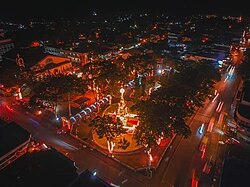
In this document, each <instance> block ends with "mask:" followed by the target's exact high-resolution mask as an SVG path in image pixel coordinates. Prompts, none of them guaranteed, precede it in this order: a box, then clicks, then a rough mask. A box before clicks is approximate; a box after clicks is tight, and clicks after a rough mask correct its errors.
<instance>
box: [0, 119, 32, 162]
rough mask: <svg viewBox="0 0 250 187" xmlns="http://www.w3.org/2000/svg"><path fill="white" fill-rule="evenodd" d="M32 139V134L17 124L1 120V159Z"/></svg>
mask: <svg viewBox="0 0 250 187" xmlns="http://www.w3.org/2000/svg"><path fill="white" fill-rule="evenodd" d="M29 138H30V133H29V132H28V131H26V130H25V129H23V128H22V127H20V126H19V125H17V124H16V123H15V122H11V123H6V122H4V121H2V120H0V145H1V149H0V157H2V156H4V155H5V154H7V153H8V152H10V151H11V150H13V149H15V148H16V147H18V146H19V145H21V144H22V143H24V142H25V141H27V140H28V139H29Z"/></svg>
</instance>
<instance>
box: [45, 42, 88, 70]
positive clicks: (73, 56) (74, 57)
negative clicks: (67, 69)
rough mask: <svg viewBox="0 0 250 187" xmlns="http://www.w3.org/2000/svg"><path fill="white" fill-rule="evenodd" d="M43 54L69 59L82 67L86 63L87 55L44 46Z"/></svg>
mask: <svg viewBox="0 0 250 187" xmlns="http://www.w3.org/2000/svg"><path fill="white" fill-rule="evenodd" d="M44 50H45V53H48V54H52V55H55V56H59V57H66V58H69V59H70V61H71V62H73V63H79V64H81V65H82V66H83V65H85V64H86V63H87V53H81V52H75V51H70V50H64V49H59V48H55V47H49V46H44Z"/></svg>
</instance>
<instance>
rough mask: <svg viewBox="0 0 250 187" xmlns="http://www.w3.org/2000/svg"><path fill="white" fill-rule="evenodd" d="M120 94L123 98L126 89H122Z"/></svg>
mask: <svg viewBox="0 0 250 187" xmlns="http://www.w3.org/2000/svg"><path fill="white" fill-rule="evenodd" d="M120 93H121V95H122V96H123V94H124V93H125V89H124V88H121V89H120Z"/></svg>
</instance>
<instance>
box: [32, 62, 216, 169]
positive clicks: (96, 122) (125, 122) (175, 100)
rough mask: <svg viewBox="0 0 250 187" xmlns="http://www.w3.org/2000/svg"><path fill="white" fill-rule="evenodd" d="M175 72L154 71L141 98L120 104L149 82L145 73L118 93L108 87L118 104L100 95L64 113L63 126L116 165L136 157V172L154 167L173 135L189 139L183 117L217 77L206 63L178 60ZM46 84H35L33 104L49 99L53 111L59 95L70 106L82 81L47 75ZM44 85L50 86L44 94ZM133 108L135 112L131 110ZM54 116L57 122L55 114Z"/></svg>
mask: <svg viewBox="0 0 250 187" xmlns="http://www.w3.org/2000/svg"><path fill="white" fill-rule="evenodd" d="M121 68H122V69H124V68H123V67H121ZM156 68H157V67H156ZM177 69H178V71H177V70H175V69H173V70H172V71H170V72H169V71H168V70H167V68H166V69H165V71H163V70H164V69H154V70H153V72H155V73H152V74H153V75H151V77H152V78H153V80H154V84H148V85H150V86H148V87H147V89H148V88H152V89H151V91H150V89H148V90H147V94H146V96H145V98H144V99H140V98H139V100H137V101H136V102H135V100H133V99H132V101H125V99H124V93H125V92H126V90H128V89H127V87H129V86H131V89H132V90H136V89H138V87H139V90H140V89H141V88H142V86H141V85H142V82H143V81H144V84H145V82H147V80H143V81H142V77H147V78H148V75H147V73H144V74H145V75H144V74H141V73H139V74H138V76H137V77H136V78H135V79H133V80H132V81H130V82H129V83H128V84H127V85H124V87H123V86H122V87H118V89H117V88H115V85H113V89H117V90H119V91H120V99H119V102H114V103H112V101H113V100H112V96H111V94H110V95H106V96H105V97H100V98H101V99H96V100H95V102H93V103H90V105H88V106H87V107H86V108H84V109H83V110H81V111H80V112H78V113H77V114H75V115H74V116H70V115H69V116H70V118H69V119H66V118H64V117H62V118H61V119H62V124H63V126H66V127H68V129H69V131H70V135H72V136H74V137H75V138H77V139H78V140H80V141H82V142H83V143H85V144H88V145H90V146H91V147H94V148H95V149H96V150H98V151H101V152H104V153H105V154H107V155H109V156H111V157H115V158H116V159H118V160H120V161H121V160H122V159H120V158H121V157H126V158H129V157H130V159H127V164H130V163H131V162H135V161H138V160H137V159H135V156H136V155H140V156H138V157H137V158H140V160H143V161H142V162H140V163H139V164H138V163H136V164H135V165H137V168H143V167H144V168H145V167H151V164H152V163H154V164H155V166H154V167H157V165H158V163H159V162H160V160H161V158H162V157H163V155H164V153H165V151H166V149H167V148H168V146H169V145H170V143H171V140H172V139H173V137H175V135H181V136H184V137H188V136H189V135H190V134H191V132H190V128H189V127H188V124H187V119H188V118H189V117H190V116H191V115H193V114H194V112H195V110H196V109H197V107H200V106H202V103H203V102H204V100H205V99H206V98H208V97H209V95H210V94H211V92H212V93H213V84H215V82H216V81H217V80H219V79H220V76H219V74H218V71H217V70H216V69H215V68H214V67H213V65H212V64H210V63H207V62H199V63H197V62H189V63H186V62H183V63H182V64H181V65H180V62H179V67H178V68H177ZM119 71H122V70H119ZM162 75H163V76H162ZM118 79H119V78H118ZM46 81H47V80H45V82H42V83H40V84H41V86H40V89H37V93H35V96H36V98H38V99H36V100H35V101H39V100H40V101H41V100H44V99H47V98H52V99H54V100H53V101H52V102H54V103H55V105H54V106H55V107H54V108H57V107H56V106H57V101H58V98H59V96H58V95H59V94H60V95H62V94H64V95H65V96H66V95H68V99H66V101H68V102H69V106H70V95H71V93H73V92H72V89H73V88H74V89H75V90H76V91H80V90H82V89H81V84H82V80H80V79H77V78H76V77H74V75H70V76H56V77H49V78H48V81H49V82H48V83H47V82H46ZM58 82H61V83H62V84H58ZM157 83H158V84H157ZM38 85H39V84H38ZM47 85H50V87H48V88H47V89H46V90H44V89H43V88H44V86H47ZM152 85H154V86H152ZM208 88H209V89H208ZM85 89H86V88H85ZM152 90H153V91H152ZM180 90H181V91H180ZM85 91H86V90H85ZM96 91H98V89H97V90H96ZM44 96H46V97H44ZM51 96H53V97H51ZM39 98H40V99H39ZM34 104H35V105H36V104H37V103H34ZM38 104H39V103H38ZM135 105H137V106H136V107H137V108H136V110H135V108H133V110H131V108H132V107H134V106H135ZM54 112H55V114H56V119H58V117H57V113H56V110H54ZM155 149H158V150H156V151H155ZM123 161H124V160H122V161H121V162H122V163H124V162H123ZM132 168H133V166H132Z"/></svg>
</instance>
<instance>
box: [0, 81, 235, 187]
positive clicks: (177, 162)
mask: <svg viewBox="0 0 250 187" xmlns="http://www.w3.org/2000/svg"><path fill="white" fill-rule="evenodd" d="M225 78H226V76H225V77H224V79H225ZM224 79H223V80H222V81H221V82H219V83H218V84H217V85H216V88H217V89H218V92H219V93H220V95H219V96H218V97H217V98H216V100H215V102H213V103H212V102H211V101H207V102H206V104H205V106H204V107H203V108H201V109H199V110H198V112H197V114H196V115H195V116H194V118H192V119H190V126H191V129H192V132H193V134H192V136H191V137H190V138H188V139H182V138H181V137H177V138H176V139H175V140H174V141H173V144H172V146H171V149H169V150H167V152H166V154H165V155H164V157H163V159H162V162H161V164H160V165H159V167H158V169H157V171H154V172H153V175H152V178H150V177H148V176H144V175H142V174H141V173H139V172H134V171H132V170H130V169H128V168H126V167H124V166H123V165H121V164H119V163H118V162H116V161H114V160H113V159H111V158H109V157H107V156H105V155H103V154H101V153H99V152H98V151H96V150H93V149H91V148H90V147H87V148H83V146H82V144H81V143H79V142H78V141H77V140H75V139H74V138H72V137H71V136H69V135H67V134H60V135H59V134H56V129H55V128H53V126H52V125H51V121H50V120H49V119H46V118H41V117H38V116H35V115H33V114H25V110H24V109H23V108H21V107H20V106H18V105H15V106H12V105H11V102H12V101H11V99H4V101H2V106H0V107H1V110H0V113H1V114H0V115H5V116H9V118H10V119H11V120H14V121H16V122H17V123H18V124H20V125H21V126H22V127H23V128H25V129H27V130H28V131H29V132H30V133H31V134H32V136H33V137H34V138H35V139H36V140H38V141H40V142H44V143H45V144H48V145H50V146H53V147H55V148H56V149H57V150H59V151H60V152H62V153H63V154H65V155H66V156H68V157H69V158H71V159H72V160H74V161H75V163H76V166H77V167H78V168H79V169H78V172H79V173H80V172H82V171H84V170H85V169H90V170H92V169H94V168H97V171H98V175H99V176H100V177H101V178H103V179H104V180H106V181H108V182H110V183H113V184H116V185H120V186H128V187H129V186H137V187H140V186H143V187H147V186H148V187H155V186H159V187H161V186H162V187H168V186H169V187H172V186H173V185H174V187H185V186H190V185H191V182H192V178H193V179H195V180H197V181H198V180H200V184H203V183H204V184H205V185H208V183H210V182H211V180H210V179H211V176H209V177H206V176H205V177H204V175H203V173H202V168H203V166H204V163H205V161H206V160H208V159H209V158H210V157H211V155H212V158H214V159H216V156H218V154H217V152H218V149H219V146H218V140H219V139H220V135H219V133H218V131H216V129H219V128H221V127H220V125H219V124H218V123H216V122H218V118H219V117H220V114H222V113H224V114H226V113H228V111H229V109H230V105H231V101H232V97H233V95H234V93H235V90H236V88H237V84H238V82H239V81H238V79H236V77H235V76H233V77H232V78H231V79H228V80H227V81H225V82H224ZM220 101H223V102H224V104H223V106H222V109H221V111H220V112H216V111H215V110H216V108H217V106H218V104H219V103H220ZM5 105H8V106H9V107H10V108H13V111H12V110H8V109H6V107H4V106H5ZM212 116H214V117H215V126H214V128H213V129H214V130H213V132H212V133H207V132H204V133H205V134H207V135H208V136H209V139H210V141H209V144H208V147H207V149H206V154H205V156H204V159H201V158H200V157H201V153H200V151H199V149H198V147H199V144H200V141H201V139H202V135H199V134H197V130H198V128H199V127H200V126H201V124H202V123H203V122H205V124H206V125H205V129H207V125H208V124H209V122H210V119H211V117H212ZM203 136H204V135H203ZM205 185H204V186H205Z"/></svg>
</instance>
